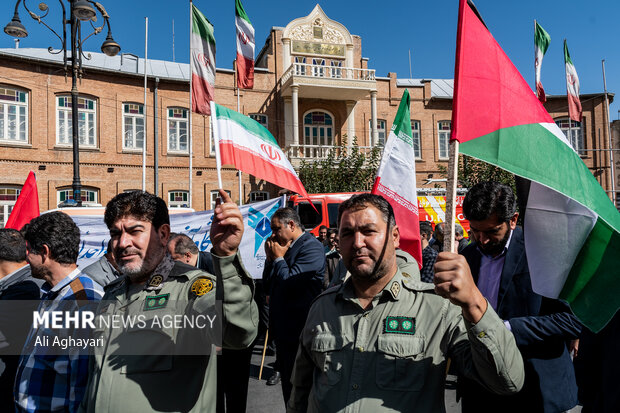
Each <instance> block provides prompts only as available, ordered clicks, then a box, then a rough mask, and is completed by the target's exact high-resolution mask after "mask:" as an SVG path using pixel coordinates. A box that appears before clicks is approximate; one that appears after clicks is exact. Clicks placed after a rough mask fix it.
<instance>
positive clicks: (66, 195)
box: [56, 186, 99, 206]
mask: <svg viewBox="0 0 620 413" xmlns="http://www.w3.org/2000/svg"><path fill="white" fill-rule="evenodd" d="M56 194H57V201H58V202H57V204H60V203H61V202H65V201H67V200H69V199H73V188H72V187H62V188H58V190H57V191H56ZM80 195H81V197H82V205H90V206H99V189H98V188H93V187H85V186H83V187H82V189H81V192H80Z"/></svg>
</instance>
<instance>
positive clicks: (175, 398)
mask: <svg viewBox="0 0 620 413" xmlns="http://www.w3.org/2000/svg"><path fill="white" fill-rule="evenodd" d="M212 256H213V264H214V268H215V272H216V276H214V275H211V274H207V273H206V272H204V271H201V270H197V269H196V267H192V266H189V265H186V264H183V263H180V262H175V263H174V266H173V267H172V270H171V271H170V273H169V275H168V277H167V278H166V279H165V281H164V282H162V283H161V284H159V285H158V286H157V288H155V289H153V288H150V289H143V290H141V291H139V292H137V293H135V290H133V291H134V293H133V294H132V295H131V299H130V300H128V299H127V296H128V294H127V292H128V288H131V287H130V285H129V283H128V279H127V278H125V277H124V278H121V279H118V280H116V281H115V282H113V283H112V284H110V285H109V286H108V288H107V289H106V294H105V296H104V298H103V300H102V302H101V305H100V307H99V315H98V317H105V316H110V317H109V318H112V317H111V316H120V315H133V316H137V317H139V318H138V321H139V320H143V321H144V320H146V322H145V323H144V324H142V325H139V324H137V323H136V324H134V326H133V327H131V326H127V327H120V328H100V326H99V325H96V327H97V328H95V330H94V338H95V339H97V338H103V341H104V346H103V348H102V349H97V350H96V351H95V354H94V355H93V356H91V362H90V368H89V381H88V388H87V392H86V395H85V397H84V400H83V402H82V405H81V408H80V411H88V412H95V411H96V412H98V413H99V412H132V413H136V412H152V411H161V412H190V411H191V412H194V411H195V412H215V401H216V394H217V392H216V386H217V377H216V376H217V375H216V372H217V371H216V350H215V347H216V346H218V347H219V346H223V347H226V348H237V349H239V348H245V347H248V346H249V345H250V344H251V343H252V341H253V340H254V338H255V337H256V333H257V326H258V310H257V307H256V304H255V302H254V300H253V292H254V283H253V281H252V278H251V277H250V276H249V275H248V273H247V271H246V270H245V268H244V267H243V264H242V262H241V257H240V255H239V254H238V253H237V254H236V255H234V256H230V257H217V256H216V255H213V254H212ZM151 280H152V279H151ZM216 280H217V281H216ZM155 283H156V282H155ZM148 284H150V282H149V283H147V285H148ZM216 286H217V287H216ZM134 288H135V287H134ZM216 297H217V300H216ZM156 316H157V317H158V319H159V320H160V321H162V323H161V325H160V324H155V325H154V324H153V323H149V321H152V320H153V319H154V318H155V317H156ZM174 316H176V317H177V318H176V320H175V321H174V322H176V323H177V324H176V325H175V324H174V322H172V320H173V317H174ZM183 316H187V318H186V320H193V321H195V323H196V324H195V325H196V326H198V328H195V329H188V328H185V326H186V325H189V324H180V323H181V321H179V320H182V317H183ZM179 317H181V318H179ZM218 318H221V319H220V320H218ZM164 320H167V321H168V322H169V323H168V325H166V323H164V322H163V321H164ZM211 320H215V321H214V323H213V324H211V323H210V321H211ZM145 325H146V327H145ZM188 331H191V332H188ZM188 354H189V355H188Z"/></svg>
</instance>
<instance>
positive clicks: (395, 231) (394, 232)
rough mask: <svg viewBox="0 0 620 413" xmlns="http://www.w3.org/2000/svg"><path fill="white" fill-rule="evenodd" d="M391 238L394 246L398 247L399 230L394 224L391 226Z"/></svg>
mask: <svg viewBox="0 0 620 413" xmlns="http://www.w3.org/2000/svg"><path fill="white" fill-rule="evenodd" d="M392 239H393V240H394V248H398V247H400V230H399V229H398V225H394V227H393V228H392Z"/></svg>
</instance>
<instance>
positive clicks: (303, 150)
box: [287, 145, 372, 164]
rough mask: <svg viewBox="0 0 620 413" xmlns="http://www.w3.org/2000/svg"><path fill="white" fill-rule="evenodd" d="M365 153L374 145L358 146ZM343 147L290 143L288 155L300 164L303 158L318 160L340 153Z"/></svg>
mask: <svg viewBox="0 0 620 413" xmlns="http://www.w3.org/2000/svg"><path fill="white" fill-rule="evenodd" d="M357 148H358V149H359V151H360V152H361V153H363V154H364V155H368V154H370V152H371V151H372V146H358V147H357ZM341 149H342V147H340V146H333V145H290V146H289V147H288V151H287V156H288V159H289V160H290V161H291V163H293V164H299V163H300V162H301V161H302V160H306V161H316V160H320V159H325V158H327V157H328V156H329V154H330V153H331V154H332V155H333V156H338V155H340V150H341Z"/></svg>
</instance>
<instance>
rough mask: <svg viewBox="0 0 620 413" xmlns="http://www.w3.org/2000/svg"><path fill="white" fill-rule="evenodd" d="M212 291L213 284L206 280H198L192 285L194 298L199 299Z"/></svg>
mask: <svg viewBox="0 0 620 413" xmlns="http://www.w3.org/2000/svg"><path fill="white" fill-rule="evenodd" d="M212 289H213V282H212V281H211V280H209V279H208V278H199V279H197V280H196V281H194V283H193V284H192V289H191V291H192V293H194V295H195V296H196V297H200V296H203V295H205V294H206V293H208V292H209V291H211V290H212Z"/></svg>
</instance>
